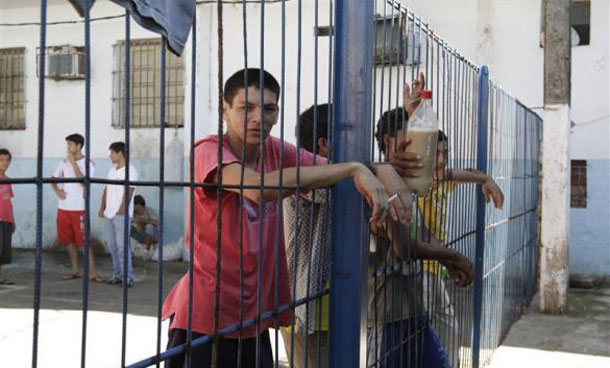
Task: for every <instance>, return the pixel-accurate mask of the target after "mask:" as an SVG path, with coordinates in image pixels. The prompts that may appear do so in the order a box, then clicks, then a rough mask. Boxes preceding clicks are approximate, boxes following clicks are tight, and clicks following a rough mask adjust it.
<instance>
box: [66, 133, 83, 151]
mask: <svg viewBox="0 0 610 368" xmlns="http://www.w3.org/2000/svg"><path fill="white" fill-rule="evenodd" d="M66 142H72V143H75V144H80V148H83V147H85V138H84V137H83V136H82V135H80V134H78V133H74V134H70V135H69V136H67V137H66Z"/></svg>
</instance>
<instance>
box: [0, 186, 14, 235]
mask: <svg viewBox="0 0 610 368" xmlns="http://www.w3.org/2000/svg"><path fill="white" fill-rule="evenodd" d="M0 178H1V179H8V176H6V174H0ZM11 198H13V187H12V186H11V184H0V221H4V222H12V223H15V219H14V218H13V205H12V204H11Z"/></svg>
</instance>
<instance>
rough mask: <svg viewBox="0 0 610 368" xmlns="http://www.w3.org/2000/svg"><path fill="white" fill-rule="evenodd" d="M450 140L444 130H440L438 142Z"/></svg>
mask: <svg viewBox="0 0 610 368" xmlns="http://www.w3.org/2000/svg"><path fill="white" fill-rule="evenodd" d="M441 142H449V137H447V135H446V134H445V132H443V131H442V130H440V129H439V130H438V143H441Z"/></svg>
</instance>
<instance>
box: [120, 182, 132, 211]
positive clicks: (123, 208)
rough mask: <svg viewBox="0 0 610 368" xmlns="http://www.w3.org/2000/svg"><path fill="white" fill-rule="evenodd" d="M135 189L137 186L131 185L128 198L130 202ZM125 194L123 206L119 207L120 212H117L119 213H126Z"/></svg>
mask: <svg viewBox="0 0 610 368" xmlns="http://www.w3.org/2000/svg"><path fill="white" fill-rule="evenodd" d="M134 191H135V188H133V187H129V192H128V194H127V200H128V201H129V202H131V196H133V192H134ZM125 207H126V206H125V196H123V200H122V201H121V207H119V212H117V213H118V214H119V215H124V214H125Z"/></svg>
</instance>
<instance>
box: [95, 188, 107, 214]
mask: <svg viewBox="0 0 610 368" xmlns="http://www.w3.org/2000/svg"><path fill="white" fill-rule="evenodd" d="M105 209H106V187H104V192H103V193H102V203H100V210H99V211H98V213H97V214H98V216H99V217H104V210H105Z"/></svg>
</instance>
